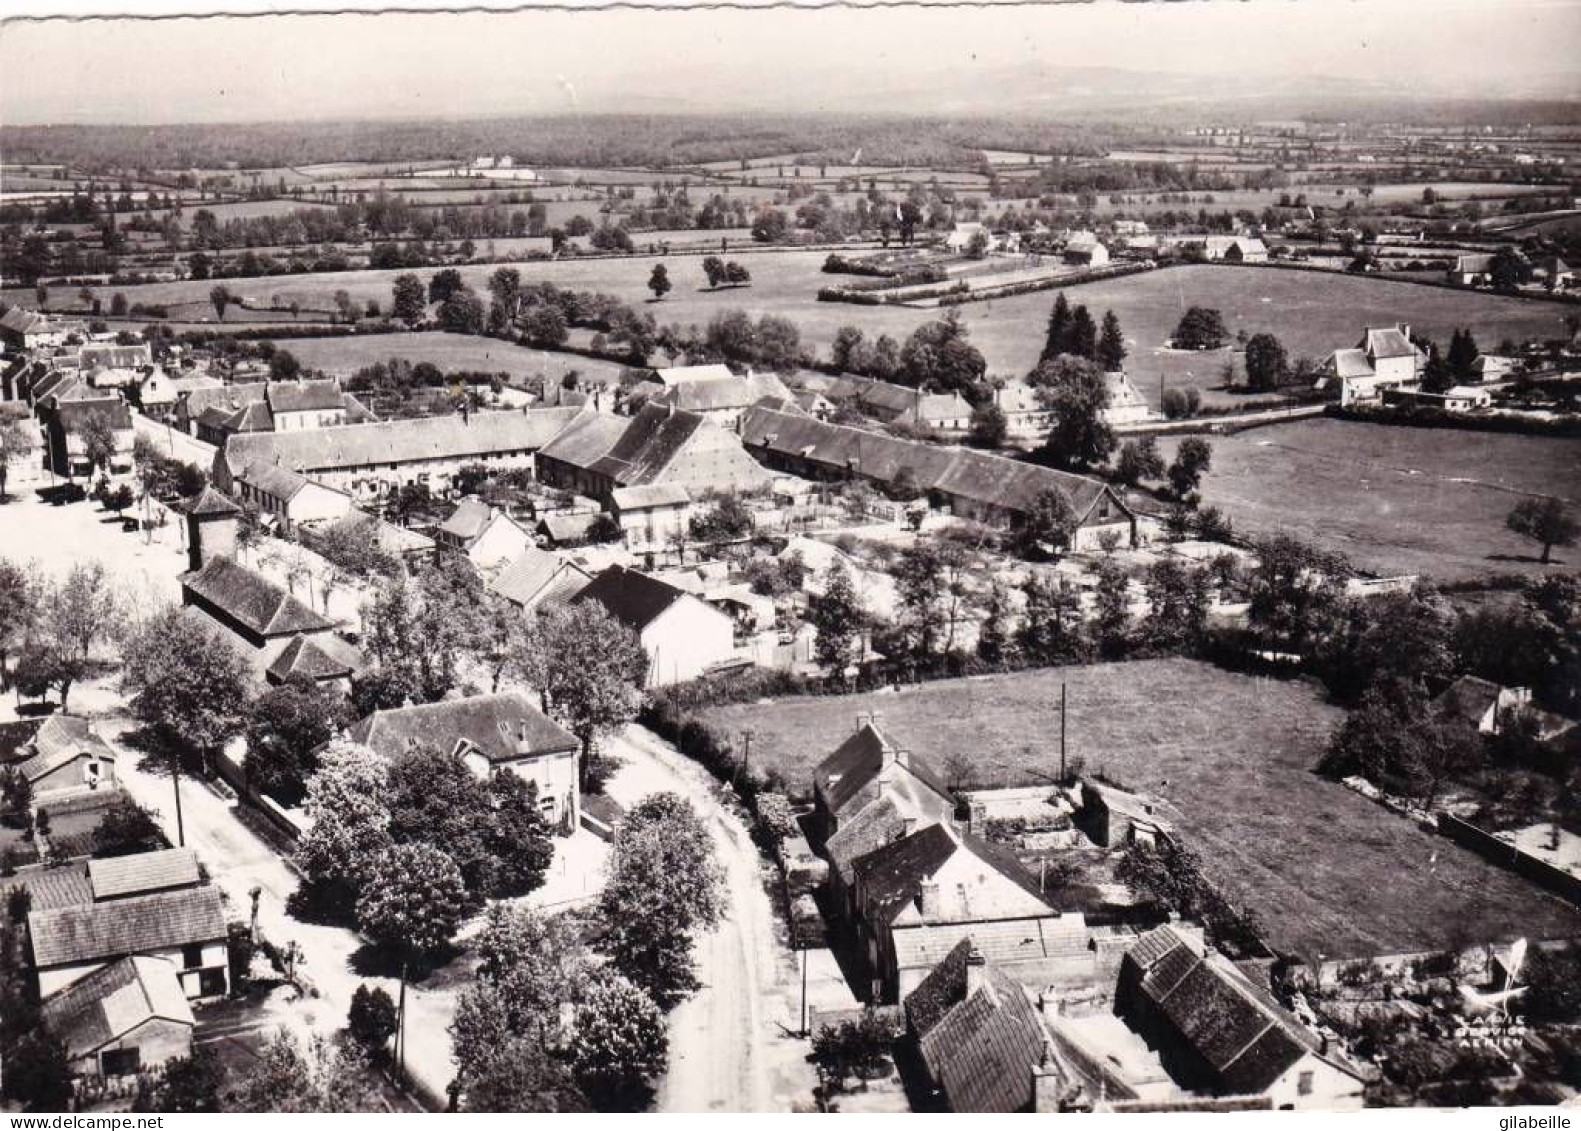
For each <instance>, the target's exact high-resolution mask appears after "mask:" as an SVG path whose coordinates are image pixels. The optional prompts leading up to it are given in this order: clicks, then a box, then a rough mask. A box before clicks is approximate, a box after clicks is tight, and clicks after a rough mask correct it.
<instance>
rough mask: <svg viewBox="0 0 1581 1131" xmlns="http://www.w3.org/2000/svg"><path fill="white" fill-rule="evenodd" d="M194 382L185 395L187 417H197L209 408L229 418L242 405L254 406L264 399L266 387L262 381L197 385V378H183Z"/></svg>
mask: <svg viewBox="0 0 1581 1131" xmlns="http://www.w3.org/2000/svg"><path fill="white" fill-rule="evenodd" d="M183 380H191V381H193V382H194V384H193V386H192V387H191V388H190V389H187V390H186V393H187V410H186V411H187V415H188V416H189V417H193V418H196V417H199V416H202V415H203V414H204V413H205V412H207V411H208V410H209V409H210V408H217V409H219V410H221V411H222V412H224V413H225V415H226V416H229V415H230V414H231V413H233V412H235V411H236V410H237V409H239V408H241V407H242V406H243V405H247V404H254V403H257V402H259V401H262V400H263V399H264V389H265V388H266V387H267V386H266V385H265V383H264V382H263V381H252V382H243V383H241V384H237V385H226V384H223V383H222V384H213V385H211V384H199V383H198V382H199V381H200V380H201V379H199V378H183Z"/></svg>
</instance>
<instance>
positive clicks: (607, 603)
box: [572, 565, 736, 688]
mask: <svg viewBox="0 0 1581 1131" xmlns="http://www.w3.org/2000/svg"><path fill="white" fill-rule="evenodd" d="M584 601H596V602H598V603H599V604H600V605H602V606H603V607H604V609H605V610H606V611H607V612H608V613H609V614H610V615H611V616H612V617H614V618H615V619H616V620H618V621H619V622H620V623H621V624H623V625H625V626H626V627H627V628H629V629H631V631H632V632H634V633H636V634H637V639H638V640H639V641H641V643H642V650H643V652H644V653H645V654H646V655H647V657H648V674H647V679H646V682H645V686H647V687H649V688H655V687H669V686H671V685H673V684H677V683H684V682H686V681H687V680H690V679H696V678H697V677H698V676H700V675H702V674H703V673H705V672H707V671H708V670H709V669H710V668H713V667H715V666H716V665H718V664H722V663H725V662H726V661H728V660H731V659H732V658H733V657H734V656H735V651H736V647H735V621H733V620H732V619H731V618H730V616H729V615H728V614H726V613H723V612H721V611H720V610H719V609H717V608H715V607H714V606H713V605H710V604H709V603H708V602H707V601H704V600H703V599H702V598H700V597H697V596H694V595H693V594H691V593H688V592H686V590H684V589H679V588H677V587H676V586H674V585H671V584H670V583H669V582H667V581H661V580H659V579H658V578H656V577H653V576H651V575H649V574H646V573H642V572H640V571H638V570H634V569H627V568H626V567H624V566H619V565H612V566H610V567H609V568H608V569H606V570H604V572H602V573H600V574H599V575H598V576H597V577H595V578H594V579H593V580H592V581H591V582H590V583H589V584H588V585H587V587H586V588H584V589H583V590H582V591H581V592H580V593H578V594H577V595H576V596H575V597H573V598H572V603H573V604H581V603H582V602H584Z"/></svg>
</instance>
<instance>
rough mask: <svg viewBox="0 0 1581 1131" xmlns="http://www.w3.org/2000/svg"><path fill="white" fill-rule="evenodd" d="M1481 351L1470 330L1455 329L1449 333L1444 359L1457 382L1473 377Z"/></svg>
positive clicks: (1469, 379)
mask: <svg viewBox="0 0 1581 1131" xmlns="http://www.w3.org/2000/svg"><path fill="white" fill-rule="evenodd" d="M1481 352H1482V351H1481V350H1479V349H1478V348H1477V339H1476V338H1474V337H1472V334H1471V331H1470V330H1455V331H1454V332H1452V333H1451V334H1450V335H1449V352H1448V354H1447V355H1446V356H1445V361H1447V362H1448V363H1449V371H1450V373H1451V374H1453V376H1454V378H1455V380H1456V381H1457V382H1464V381H1471V380H1473V379H1475V377H1476V369H1475V368H1474V367H1475V365H1476V361H1477V358H1478V356H1479V355H1480V354H1481Z"/></svg>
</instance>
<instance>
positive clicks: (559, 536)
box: [538, 511, 598, 544]
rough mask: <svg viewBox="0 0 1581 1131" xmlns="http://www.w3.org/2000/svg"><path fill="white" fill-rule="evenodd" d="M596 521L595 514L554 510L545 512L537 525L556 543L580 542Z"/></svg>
mask: <svg viewBox="0 0 1581 1131" xmlns="http://www.w3.org/2000/svg"><path fill="white" fill-rule="evenodd" d="M597 521H598V515H596V514H587V513H583V514H570V513H567V512H566V511H556V512H555V513H554V514H546V515H544V516H543V517H542V518H540V519H539V520H538V526H539V528H540V529H541V530H543V531H544V532H545V533H546V534H548V535H549V537H550V539H551V540H552V541H554V542H555V543H557V544H563V543H566V542H580V541H581V540H582V539H584V538H586V537H587V533H588V531H589V530H591V529H592V528H593V524H594V523H595V522H597Z"/></svg>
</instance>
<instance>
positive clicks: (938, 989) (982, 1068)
mask: <svg viewBox="0 0 1581 1131" xmlns="http://www.w3.org/2000/svg"><path fill="white" fill-rule="evenodd" d="M812 786H813V789H812V793H813V798H814V808H813V811H812V813H811V814H810V815H809V817H808V818H807V826H806V827H807V830H808V837H809V840H810V842H811V845H812V848H813V849H814V850H815V851H816V852H817V853H818V854H819V855H820V856H821V857H822V858H823V860H824V861H825V862H826V865H827V871H826V873H825V875H826V879H825V881H824V882H825V884H826V885H827V889H828V899H827V901H826V905H827V906H828V907H830V908H831V909H832V913H833V915H834V916H835V918H836V920H837V922H836V924H835V929H836V930H837V931H839V932H840V933H841V934H842V935H844V936H845V937H847V938H848V939H849V940H850V941H851V942H852V943H854V944H855V947H856V949H857V950H858V952H859V954H860V959H861V961H862V962H863V963H864V965H865V969H866V981H867V991H868V997H869V999H870V1000H871V1001H872V1002H874V1003H893V1004H895V1005H898V1006H899V1007H900V1009H901V1011H902V1014H903V1017H904V1021H905V1030H906V1039H907V1041H908V1043H909V1044H910V1046H911V1047H912V1048H913V1049H914V1051H915V1053H916V1061H917V1063H918V1064H919V1065H920V1067H921V1071H922V1072H923V1073H924V1075H925V1077H926V1085H927V1087H928V1089H929V1090H930V1091H931V1096H932V1099H933V1101H934V1103H935V1104H936V1105H937V1106H938V1107H939V1108H941V1109H944V1110H952V1111H957V1112H1016V1111H1039V1112H1041V1111H1094V1110H1098V1111H1162V1110H1203V1111H1223V1110H1236V1109H1246V1110H1270V1109H1294V1110H1329V1111H1332V1110H1346V1109H1356V1108H1360V1107H1361V1106H1362V1089H1363V1086H1364V1084H1365V1074H1364V1071H1363V1069H1361V1068H1360V1067H1358V1066H1357V1065H1355V1064H1353V1063H1351V1062H1350V1061H1349V1060H1348V1059H1347V1058H1346V1057H1345V1056H1344V1055H1343V1053H1342V1052H1341V1050H1339V1049H1338V1048H1337V1047H1333V1046H1332V1045H1331V1043H1330V1040H1329V1038H1327V1037H1325V1036H1324V1035H1323V1034H1321V1033H1318V1032H1316V1031H1314V1030H1313V1029H1311V1028H1309V1027H1308V1026H1307V1025H1306V1024H1305V1023H1303V1022H1302V1021H1301V1020H1300V1019H1299V1018H1298V1017H1296V1015H1295V1014H1293V1013H1292V1012H1291V1011H1290V1010H1288V1009H1287V1008H1285V1007H1284V1006H1283V1005H1281V1004H1280V1003H1279V1002H1278V1001H1277V1000H1276V999H1275V997H1274V996H1273V994H1272V993H1271V992H1270V990H1269V987H1268V985H1267V982H1266V978H1258V977H1254V975H1252V974H1249V973H1248V972H1246V971H1245V970H1243V969H1242V968H1241V967H1239V966H1237V965H1236V964H1235V963H1232V962H1231V961H1230V960H1229V959H1228V958H1226V957H1225V956H1224V955H1222V954H1220V953H1218V952H1217V951H1215V950H1214V949H1213V948H1212V947H1210V946H1208V945H1207V944H1206V943H1205V942H1204V939H1203V936H1202V933H1201V932H1200V930H1198V929H1195V928H1193V927H1190V926H1187V925H1185V924H1183V923H1180V922H1178V921H1165V920H1164V919H1163V918H1162V917H1160V916H1158V915H1157V914H1156V913H1152V912H1149V913H1148V914H1149V915H1150V916H1151V918H1147V917H1136V916H1132V917H1130V918H1129V920H1128V921H1125V920H1122V921H1115V920H1114V919H1113V917H1112V916H1107V917H1105V916H1100V917H1099V918H1096V919H1093V920H1092V921H1089V918H1088V915H1087V914H1086V913H1085V912H1084V911H1083V910H1082V909H1081V908H1079V907H1076V906H1073V905H1072V904H1073V903H1075V902H1076V901H1075V900H1074V899H1072V898H1071V897H1070V896H1069V895H1068V894H1067V892H1066V891H1064V890H1061V889H1058V888H1056V889H1055V890H1054V891H1052V892H1051V891H1046V890H1044V885H1043V884H1042V883H1041V882H1040V880H1039V878H1038V877H1036V876H1034V875H1032V874H1031V873H1030V872H1029V871H1027V870H1026V869H1025V868H1024V867H1023V866H1022V864H1021V863H1020V862H1019V860H1018V859H1017V858H1016V857H1015V855H1014V854H1013V853H1011V852H1010V851H1008V850H1007V849H1006V848H1005V847H1003V846H1001V845H999V844H995V843H990V842H989V841H987V840H985V839H982V838H981V837H980V836H978V835H976V834H975V833H974V832H973V831H972V830H971V828H970V827H965V828H963V827H962V826H961V823H960V822H958V821H957V820H956V811H957V799H956V797H955V795H954V794H953V793H952V792H951V790H950V789H949V788H948V787H947V786H946V784H945V783H944V781H943V779H942V778H941V776H940V775H939V773H938V772H937V771H936V770H935V769H934V768H933V767H932V766H931V765H930V764H929V763H928V761H927V760H926V759H924V758H922V757H921V756H919V755H917V754H915V753H912V752H909V751H907V750H906V749H905V748H904V747H902V746H900V745H898V744H897V743H896V742H895V741H894V740H893V739H892V738H891V737H890V736H889V735H887V734H886V733H885V731H884V729H883V722H882V718H881V717H864V718H861V719H859V720H858V725H857V728H856V730H855V732H854V733H853V734H852V735H851V736H850V737H849V738H847V739H846V740H845V741H844V742H843V743H841V744H840V746H839V747H838V748H837V749H836V750H835V751H834V752H832V753H831V754H830V755H829V756H828V757H827V758H825V759H824V760H823V761H822V762H821V763H819V765H818V767H817V769H816V771H815V775H814V780H813V783H812ZM1079 793H1080V796H1081V801H1080V809H1079V810H1078V811H1077V813H1076V814H1075V816H1076V820H1077V821H1078V823H1079V827H1081V828H1083V829H1085V830H1087V833H1086V834H1085V835H1090V836H1091V837H1092V838H1093V843H1095V844H1097V845H1100V846H1102V847H1106V848H1116V847H1120V846H1123V845H1125V844H1128V843H1131V842H1132V841H1135V840H1139V839H1145V838H1153V837H1157V836H1163V835H1169V829H1168V826H1167V824H1166V823H1165V822H1162V821H1161V820H1160V819H1159V818H1157V817H1156V816H1155V815H1154V814H1153V812H1152V807H1151V806H1150V805H1148V804H1146V803H1145V799H1142V798H1138V797H1136V796H1134V795H1130V794H1126V793H1124V792H1123V791H1120V790H1115V789H1113V788H1112V787H1107V786H1101V785H1097V784H1088V783H1083V784H1082V785H1081V786H1080V787H1079ZM976 804H977V802H976V800H975V797H974V799H973V805H974V806H975V805H976ZM970 823H971V822H969V823H968V825H970ZM1072 835H1077V836H1081V835H1084V834H1081V833H1076V834H1072Z"/></svg>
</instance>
